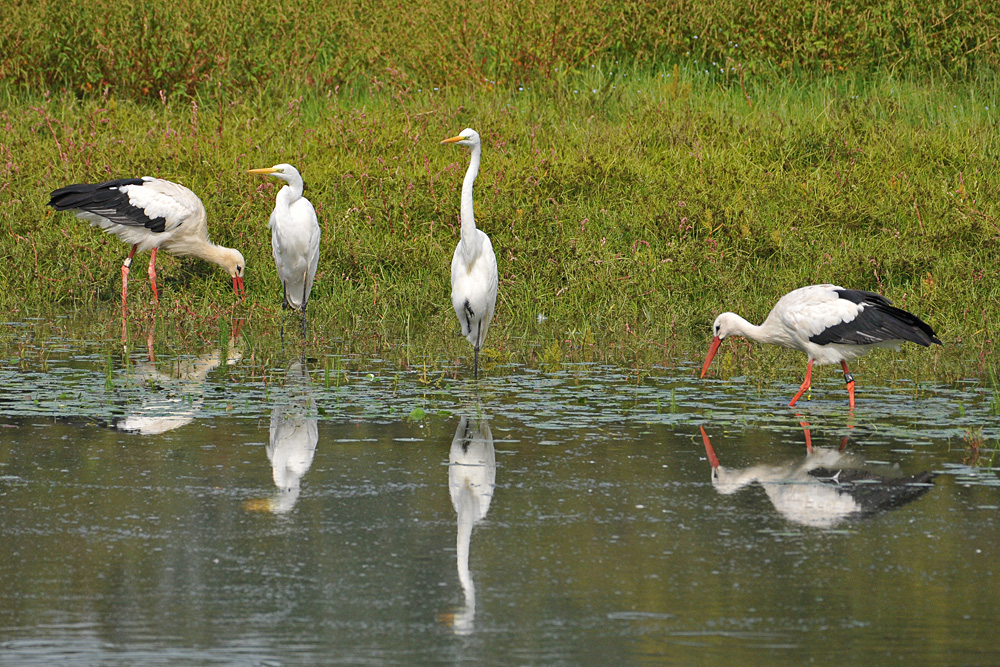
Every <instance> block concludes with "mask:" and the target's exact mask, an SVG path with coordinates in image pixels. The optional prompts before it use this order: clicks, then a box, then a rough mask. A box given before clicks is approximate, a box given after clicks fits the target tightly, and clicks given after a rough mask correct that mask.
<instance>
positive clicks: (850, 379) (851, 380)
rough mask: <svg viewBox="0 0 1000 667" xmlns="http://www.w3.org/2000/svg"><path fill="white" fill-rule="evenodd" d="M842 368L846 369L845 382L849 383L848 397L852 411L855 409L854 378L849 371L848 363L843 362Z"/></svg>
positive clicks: (841, 363)
mask: <svg viewBox="0 0 1000 667" xmlns="http://www.w3.org/2000/svg"><path fill="white" fill-rule="evenodd" d="M840 367H841V368H843V369H844V382H846V383H847V395H848V397H850V399H851V410H853V409H854V376H853V375H851V372H850V371H849V370H847V362H846V361H841V362H840Z"/></svg>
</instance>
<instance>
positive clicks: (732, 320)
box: [701, 313, 740, 377]
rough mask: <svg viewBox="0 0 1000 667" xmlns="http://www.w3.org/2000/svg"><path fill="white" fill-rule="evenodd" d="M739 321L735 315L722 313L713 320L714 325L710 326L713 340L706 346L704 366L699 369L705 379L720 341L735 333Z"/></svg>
mask: <svg viewBox="0 0 1000 667" xmlns="http://www.w3.org/2000/svg"><path fill="white" fill-rule="evenodd" d="M739 319H740V318H739V316H737V315H736V314H735V313H722V314H721V315H719V316H718V317H716V318H715V324H713V325H712V332H713V333H714V334H715V338H713V339H712V343H711V345H709V346H708V354H707V355H705V365H704V366H702V367H701V376H702V377H705V373H707V372H708V367H709V365H710V364H711V363H712V359H714V358H715V353H716V352H718V351H719V346H720V345H722V341H723V340H725V338H726V336H728V335H730V334H732V333H736V331H737V328H738V327H739Z"/></svg>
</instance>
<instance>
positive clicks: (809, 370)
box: [788, 359, 813, 407]
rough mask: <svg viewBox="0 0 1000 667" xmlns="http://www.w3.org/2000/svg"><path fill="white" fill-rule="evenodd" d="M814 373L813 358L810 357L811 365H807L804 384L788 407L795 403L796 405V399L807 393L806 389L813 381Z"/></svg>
mask: <svg viewBox="0 0 1000 667" xmlns="http://www.w3.org/2000/svg"><path fill="white" fill-rule="evenodd" d="M812 375H813V360H812V359H810V360H809V365H808V366H806V379H805V380H803V381H802V386H801V387H799V393H797V394H795V397H794V398H792V402H791V403H789V404H788V407H792V406H793V405H795V401H797V400H799V399H800V398H802V394H804V393H806V389H808V388H809V385H810V384H811V383H812Z"/></svg>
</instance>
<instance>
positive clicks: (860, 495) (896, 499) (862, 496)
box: [809, 468, 934, 514]
mask: <svg viewBox="0 0 1000 667" xmlns="http://www.w3.org/2000/svg"><path fill="white" fill-rule="evenodd" d="M809 475H810V476H811V477H813V478H815V479H817V480H819V481H821V482H823V483H826V484H836V485H837V487H838V488H840V489H842V490H843V491H844V492H845V493H849V494H850V495H851V497H852V498H854V500H855V502H857V503H858V504H859V505H860V506H861V513H862V514H873V513H875V512H880V511H883V510H888V509H893V508H896V507H901V506H903V505H905V504H906V503H908V502H911V501H913V500H916V499H917V498H919V497H920V496H922V495H924V494H925V493H927V492H928V491H930V490H931V487H933V485H934V482H933V480H934V474H933V473H931V472H928V471H924V472H919V473H917V474H916V475H911V476H910V477H898V478H896V477H883V476H881V475H877V474H875V473H873V472H871V471H868V470H862V469H851V468H846V469H841V470H831V469H829V468H815V469H813V470H810V471H809Z"/></svg>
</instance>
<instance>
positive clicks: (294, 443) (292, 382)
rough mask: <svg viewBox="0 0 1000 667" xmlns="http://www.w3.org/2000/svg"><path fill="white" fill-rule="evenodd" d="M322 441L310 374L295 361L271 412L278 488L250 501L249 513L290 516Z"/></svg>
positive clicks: (273, 471)
mask: <svg viewBox="0 0 1000 667" xmlns="http://www.w3.org/2000/svg"><path fill="white" fill-rule="evenodd" d="M318 441H319V417H318V416H317V411H316V405H315V401H314V400H313V396H312V391H311V389H310V384H309V372H308V370H306V367H305V365H304V364H303V363H302V362H300V361H293V362H292V363H291V364H290V365H289V366H288V370H287V372H286V373H285V386H284V392H279V397H278V401H277V402H275V404H274V405H273V407H272V408H271V432H270V439H269V441H268V444H267V458H268V460H269V461H270V462H271V475H272V477H273V479H274V485H275V486H276V487H277V488H278V490H277V491H276V492H275V494H274V495H273V496H271V497H269V498H263V499H258V500H251V501H249V502H247V504H246V507H247V509H250V510H266V511H270V512H273V513H274V514H284V513H286V512H289V511H290V510H291V509H292V508H293V507H294V506H295V501H296V500H298V498H299V492H300V490H301V482H302V476H303V475H305V474H306V472H307V471H308V470H309V466H311V465H312V462H313V456H314V455H315V454H316V443H317V442H318Z"/></svg>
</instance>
